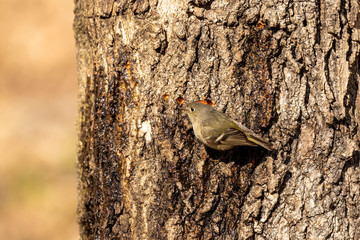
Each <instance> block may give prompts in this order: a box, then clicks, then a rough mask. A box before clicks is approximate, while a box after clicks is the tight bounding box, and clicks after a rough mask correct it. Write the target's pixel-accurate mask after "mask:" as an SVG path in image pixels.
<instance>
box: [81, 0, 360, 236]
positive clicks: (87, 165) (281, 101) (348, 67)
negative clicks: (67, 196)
mask: <svg viewBox="0 0 360 240" xmlns="http://www.w3.org/2000/svg"><path fill="white" fill-rule="evenodd" d="M75 4H76V7H75V22H74V29H75V36H76V41H77V50H78V57H77V58H78V73H79V101H80V104H79V120H78V126H79V153H78V174H79V206H78V216H79V223H80V232H81V236H82V238H83V239H249V238H250V239H360V210H359V207H358V206H359V205H360V169H359V158H360V153H359V140H360V139H359V138H360V135H359V122H360V120H359V119H360V92H359V79H360V78H359V77H360V76H359V71H360V70H359V67H360V63H359V52H360V51H359V43H360V42H359V41H360V34H359V31H360V30H359V28H360V14H359V11H360V8H359V2H358V1H356V0H320V1H315V0H313V1H306V2H305V1H290V0H289V1H286V0H279V1H273V0H269V1H251V0H242V1H230V0H228V1H226V0H192V1H189V0H187V1H185V0H184V1H180V0H177V1H170V0H158V1H157V0H133V1H130V0H129V1H126V0H118V1H114V0H102V1H100V0H98V1H91V0H82V1H80V0H76V1H75ZM178 97H183V98H184V99H185V101H186V102H187V101H192V100H199V99H203V98H208V99H211V100H213V101H214V102H215V103H216V106H215V107H216V108H217V109H219V110H222V111H224V112H226V113H227V114H228V115H230V116H231V117H233V118H234V119H237V120H239V121H240V122H242V123H243V124H245V125H246V126H247V127H249V128H251V129H253V130H254V131H256V132H257V133H259V134H261V135H262V136H264V138H266V139H268V140H269V141H270V142H272V143H273V144H274V146H275V150H274V151H272V152H266V151H265V150H264V151H263V150H260V149H259V148H250V147H249V148H239V149H236V150H234V151H228V152H218V151H215V150H211V149H207V148H205V147H204V145H203V144H201V143H199V141H197V140H196V139H195V138H194V135H193V134H192V131H191V130H189V128H190V127H191V126H190V123H189V120H188V119H187V117H186V116H185V114H184V112H183V111H182V109H181V108H182V107H181V105H180V104H178V103H177V102H176V99H177V98H178Z"/></svg>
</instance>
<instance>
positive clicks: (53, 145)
mask: <svg viewBox="0 0 360 240" xmlns="http://www.w3.org/2000/svg"><path fill="white" fill-rule="evenodd" d="M73 8H74V3H73V1H60V0H29V1H18V0H12V1H11V0H8V1H6V0H1V1H0V9H1V10H2V11H1V15H0V32H1V37H0V41H1V44H0V176H1V181H0V239H28V240H32V239H36V240H41V239H79V236H78V226H77V223H76V201H77V192H76V187H77V183H76V169H75V166H76V127H75V119H76V110H77V79H76V62H75V41H74V37H73V30H72V21H73Z"/></svg>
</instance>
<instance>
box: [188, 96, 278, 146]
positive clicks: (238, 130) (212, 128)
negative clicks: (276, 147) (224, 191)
mask: <svg viewBox="0 0 360 240" xmlns="http://www.w3.org/2000/svg"><path fill="white" fill-rule="evenodd" d="M185 110H186V113H187V115H188V117H189V118H190V121H191V124H192V127H193V130H194V134H195V137H196V138H198V139H199V140H200V141H201V142H202V143H204V144H205V145H206V146H208V147H210V148H213V149H216V150H220V151H226V150H230V149H232V148H234V147H236V146H252V147H256V146H261V147H263V148H265V149H267V150H269V151H270V150H272V146H271V144H270V143H269V142H268V141H266V140H264V139H263V138H262V137H260V136H259V135H257V134H256V133H254V132H253V131H251V130H250V129H248V128H246V127H245V126H243V125H241V124H240V123H239V122H236V121H235V120H233V119H231V118H230V117H229V116H227V115H226V114H224V113H222V112H220V111H217V110H216V109H215V108H213V107H212V106H210V104H207V102H206V101H194V102H191V103H188V104H186V106H185Z"/></svg>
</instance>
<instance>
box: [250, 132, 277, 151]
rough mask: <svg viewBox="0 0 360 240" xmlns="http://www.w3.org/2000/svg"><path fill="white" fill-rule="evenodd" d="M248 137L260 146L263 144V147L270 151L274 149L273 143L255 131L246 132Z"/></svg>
mask: <svg viewBox="0 0 360 240" xmlns="http://www.w3.org/2000/svg"><path fill="white" fill-rule="evenodd" d="M246 137H247V139H248V140H249V141H251V142H254V143H256V144H257V145H259V146H262V147H263V148H265V149H267V150H268V151H270V150H271V149H272V145H271V143H269V142H268V141H266V140H264V139H263V138H262V137H260V136H258V135H256V134H255V133H253V134H251V133H250V134H249V133H247V134H246Z"/></svg>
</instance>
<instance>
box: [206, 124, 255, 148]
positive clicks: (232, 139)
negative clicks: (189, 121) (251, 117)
mask: <svg viewBox="0 0 360 240" xmlns="http://www.w3.org/2000/svg"><path fill="white" fill-rule="evenodd" d="M206 140H207V141H208V142H209V143H212V144H219V145H229V146H257V144H256V143H254V142H251V141H249V140H248V139H247V137H246V135H245V134H244V133H243V132H242V131H240V130H238V129H235V128H229V129H228V130H226V131H225V132H224V133H223V134H221V135H220V136H218V137H217V138H211V137H210V138H207V139H206Z"/></svg>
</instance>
